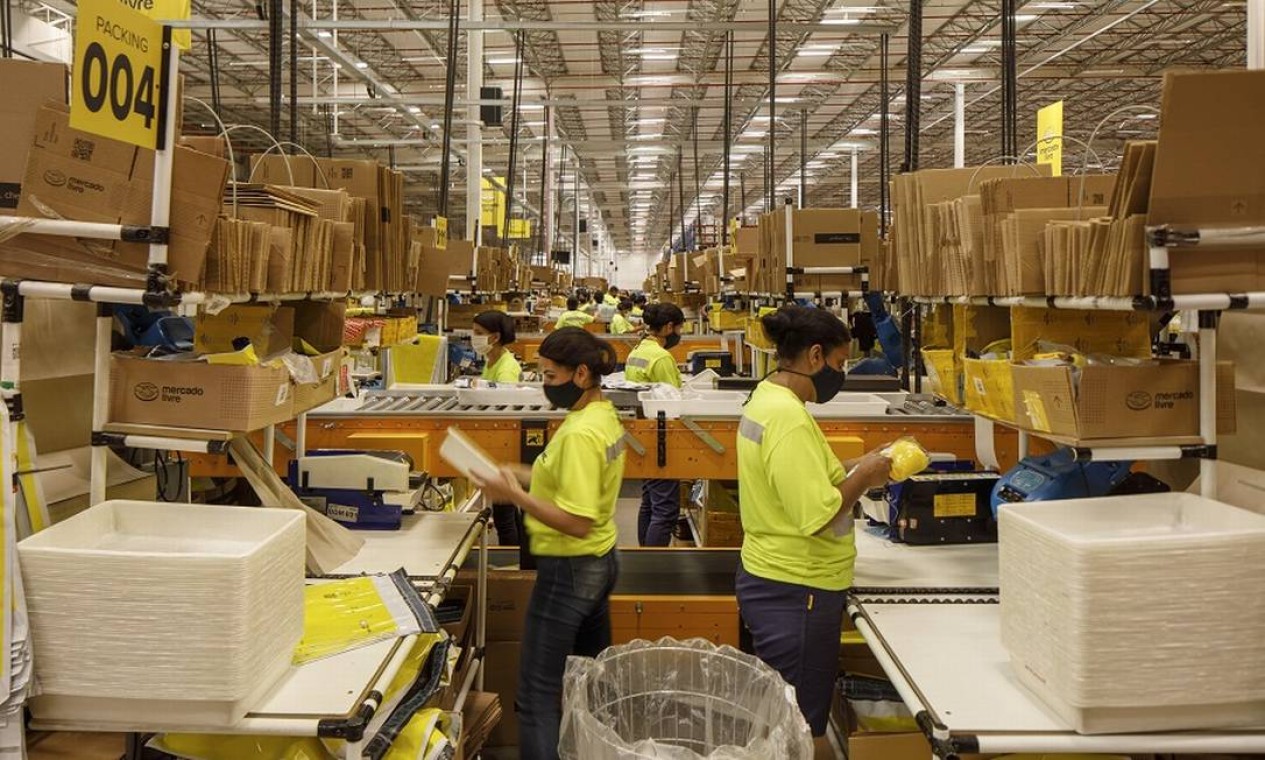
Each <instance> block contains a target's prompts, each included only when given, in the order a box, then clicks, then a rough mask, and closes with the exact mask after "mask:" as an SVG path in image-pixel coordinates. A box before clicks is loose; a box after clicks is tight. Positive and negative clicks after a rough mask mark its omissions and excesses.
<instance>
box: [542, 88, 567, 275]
mask: <svg viewBox="0 0 1265 760" xmlns="http://www.w3.org/2000/svg"><path fill="white" fill-rule="evenodd" d="M553 120H554V113H553V107H552V106H545V145H544V157H543V159H542V161H543V163H544V171H543V173H542V176H543V181H542V184H541V188H540V195H541V201H540V206H541V208H540V210H541V213H542V214H543V215H544V219H541V220H540V226H541V228H542V229H543V233H542V236H543V239H544V242H543V243H542V244H541V247H542V248H543V249H544V251H545V264H546V266H547V265H549V264H550V263H551V260H550V258H549V257H550V256H551V255H552V254H551V252H552V251H553V238H554V214H555V213H556V211H555V210H554V203H555V201H556V199H555V198H554V187H553V180H554V176H553ZM571 271H572V272H575V260H574V259H572V264H571Z"/></svg>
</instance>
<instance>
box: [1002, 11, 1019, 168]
mask: <svg viewBox="0 0 1265 760" xmlns="http://www.w3.org/2000/svg"><path fill="white" fill-rule="evenodd" d="M1016 7H1017V2H1016V0H1002V3H1001V155H1002V157H1003V158H1004V159H1006V162H1007V163H1013V162H1014V161H1017V160H1019V159H1022V158H1023V157H1022V156H1019V155H1016V154H1017V153H1018V152H1019V120H1018V108H1019V102H1018V101H1019V83H1018V65H1017V63H1018V56H1019V52H1018V48H1017V46H1016V42H1015V39H1016V36H1017V30H1016V22H1015V9H1016Z"/></svg>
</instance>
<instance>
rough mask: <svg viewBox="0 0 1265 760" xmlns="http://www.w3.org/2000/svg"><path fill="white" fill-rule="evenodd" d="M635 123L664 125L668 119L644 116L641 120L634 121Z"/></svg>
mask: <svg viewBox="0 0 1265 760" xmlns="http://www.w3.org/2000/svg"><path fill="white" fill-rule="evenodd" d="M634 121H635V122H636V123H638V124H662V123H663V122H665V121H667V119H665V118H663V117H662V116H642V117H641V118H639V119H634Z"/></svg>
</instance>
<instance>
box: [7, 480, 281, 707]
mask: <svg viewBox="0 0 1265 760" xmlns="http://www.w3.org/2000/svg"><path fill="white" fill-rule="evenodd" d="M303 521H304V516H303V514H302V513H300V512H298V511H294V510H284V509H255V508H249V507H216V506H195V505H189V504H167V503H155V502H137V501H108V502H104V503H102V504H98V505H97V506H95V507H93V508H91V509H89V510H87V511H86V512H83V513H81V514H79V515H76V516H75V517H72V518H71V519H69V520H67V521H65V522H62V523H60V524H58V525H54V526H53V527H51V528H49V529H47V530H45V531H43V532H41V533H38V534H36V535H34V536H32V537H30V538H28V539H26V540H24V541H22V542H21V543H20V544H19V545H18V556H19V559H20V562H21V567H22V574H23V579H24V583H25V586H26V598H27V603H28V605H29V608H30V617H31V629H32V636H33V640H34V643H35V673H36V678H37V679H38V682H39V688H40V690H41V693H42V696H40V697H37V698H36V699H34V700H33V701H32V703H31V708H32V711H33V712H34V714H35V716H36V718H38V719H42V720H45V721H49V722H55V721H73V722H74V723H76V724H79V725H84V724H90V723H99V724H107V725H108V724H111V723H128V724H132V725H153V726H173V725H174V726H189V727H197V726H207V727H215V726H227V725H231V724H232V723H234V722H236V721H238V720H240V719H241V718H242V717H243V716H244V715H245V713H246V711H247V710H248V709H249V707H250V706H251V704H252V701H253V700H257V699H259V698H261V697H262V696H263V695H264V693H265V692H266V691H268V690H269V689H270V688H271V687H272V686H273V685H274V684H275V683H276V682H277V680H278V679H279V678H280V677H281V675H282V674H283V673H284V672H285V670H286V669H287V667H288V666H289V663H290V660H291V657H292V655H293V652H294V647H295V645H296V644H297V643H298V641H299V638H300V637H301V636H302V633H303V582H304V581H303V577H304V567H303V561H304V541H305V535H304V522H303Z"/></svg>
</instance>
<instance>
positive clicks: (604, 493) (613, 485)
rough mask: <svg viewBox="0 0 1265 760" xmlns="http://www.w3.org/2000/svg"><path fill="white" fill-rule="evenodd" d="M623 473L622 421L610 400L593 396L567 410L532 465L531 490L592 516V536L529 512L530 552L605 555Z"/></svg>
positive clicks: (611, 537)
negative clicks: (578, 535)
mask: <svg viewBox="0 0 1265 760" xmlns="http://www.w3.org/2000/svg"><path fill="white" fill-rule="evenodd" d="M623 479H624V426H623V425H621V424H620V423H619V415H618V414H617V413H616V412H615V407H614V405H612V404H611V402H609V401H594V402H593V403H590V404H589V405H587V406H585V407H584V408H583V409H581V410H579V411H576V412H571V413H569V414H567V417H566V419H565V420H563V422H562V425H560V426H559V427H558V432H556V433H554V434H553V439H552V440H550V441H549V445H548V446H546V447H545V450H544V451H543V452H542V453H541V455H540V456H539V457H537V458H536V463H535V464H533V465H532V468H531V495H532V496H535V497H537V498H540V499H544V500H546V501H551V502H553V503H554V504H557V505H558V508H559V509H562V510H564V511H566V512H570V513H571V514H573V515H579V516H580V517H587V518H589V519H590V520H592V521H593V528H592V530H590V531H589V534H588V536H586V537H584V538H574V537H572V536H568V535H566V534H564V533H560V532H558V531H556V530H554V529H553V528H550V527H549V526H547V525H545V524H544V523H542V522H540V521H539V520H537V519H536V518H534V517H532V516H531V515H527V516H526V519H525V523H526V525H527V534H528V535H529V536H530V538H531V551H532V554H535V555H538V556H542V557H584V556H599V557H600V556H601V555H603V554H605V553H607V552H608V551H610V550H611V549H612V548H614V547H615V522H614V519H615V500H616V499H617V498H619V486H620V483H621V482H622V481H623Z"/></svg>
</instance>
